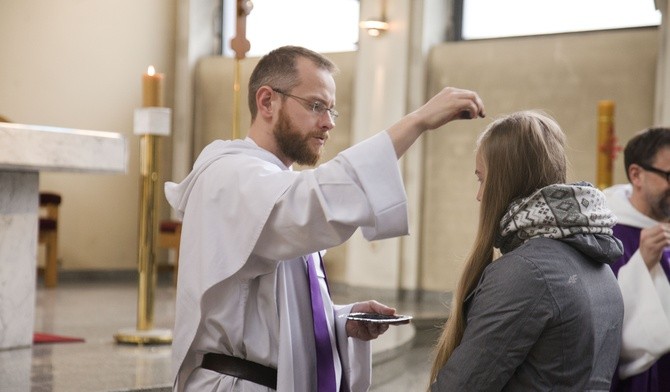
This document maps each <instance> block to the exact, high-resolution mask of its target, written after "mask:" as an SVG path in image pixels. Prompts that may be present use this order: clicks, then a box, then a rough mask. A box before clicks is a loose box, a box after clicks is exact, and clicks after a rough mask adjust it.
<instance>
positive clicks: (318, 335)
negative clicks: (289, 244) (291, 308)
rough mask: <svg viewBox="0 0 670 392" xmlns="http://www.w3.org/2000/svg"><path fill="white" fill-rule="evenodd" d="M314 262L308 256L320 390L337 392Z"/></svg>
mask: <svg viewBox="0 0 670 392" xmlns="http://www.w3.org/2000/svg"><path fill="white" fill-rule="evenodd" d="M314 263H315V261H314V258H313V257H312V255H309V257H308V258H307V271H308V275H309V291H310V296H311V299H312V318H313V319H314V341H315V343H316V369H317V383H318V390H319V392H337V382H336V381H335V364H334V363H333V347H332V346H331V344H330V333H329V332H328V322H327V321H326V314H325V311H324V307H323V298H322V297H321V289H320V287H319V277H318V276H317V274H316V266H315V265H314ZM324 273H325V271H324Z"/></svg>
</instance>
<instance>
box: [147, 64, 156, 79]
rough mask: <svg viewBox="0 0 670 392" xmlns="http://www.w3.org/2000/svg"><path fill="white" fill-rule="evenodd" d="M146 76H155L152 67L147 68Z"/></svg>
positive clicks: (154, 70)
mask: <svg viewBox="0 0 670 392" xmlns="http://www.w3.org/2000/svg"><path fill="white" fill-rule="evenodd" d="M147 74H148V75H149V76H154V75H155V74H156V69H155V68H154V66H153V65H150V66H149V68H147Z"/></svg>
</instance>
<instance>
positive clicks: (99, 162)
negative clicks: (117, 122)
mask: <svg viewBox="0 0 670 392" xmlns="http://www.w3.org/2000/svg"><path fill="white" fill-rule="evenodd" d="M127 167H128V150H127V142H126V138H125V137H124V136H123V135H121V134H119V133H116V132H101V131H89V130H80V129H65V128H56V127H48V126H41V125H25V124H13V123H2V122H0V170H29V171H30V170H32V171H74V172H126V171H127Z"/></svg>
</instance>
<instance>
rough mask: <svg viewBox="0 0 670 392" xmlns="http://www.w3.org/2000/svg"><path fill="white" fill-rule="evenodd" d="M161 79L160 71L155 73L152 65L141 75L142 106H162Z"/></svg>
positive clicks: (162, 76) (162, 77)
mask: <svg viewBox="0 0 670 392" xmlns="http://www.w3.org/2000/svg"><path fill="white" fill-rule="evenodd" d="M163 79H164V75H163V74H162V73H156V69H155V68H154V66H153V65H150V66H149V68H148V69H147V73H145V74H144V75H142V107H145V108H147V107H163V106H164V102H163Z"/></svg>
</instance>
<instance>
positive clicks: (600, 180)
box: [596, 100, 616, 189]
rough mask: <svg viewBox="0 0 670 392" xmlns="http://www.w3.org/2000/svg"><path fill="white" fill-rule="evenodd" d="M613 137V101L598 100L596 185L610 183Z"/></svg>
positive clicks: (614, 143)
mask: <svg viewBox="0 0 670 392" xmlns="http://www.w3.org/2000/svg"><path fill="white" fill-rule="evenodd" d="M615 145H616V140H615V138H614V101H609V100H604V101H600V102H598V151H597V152H598V167H597V172H596V185H597V186H598V188H600V189H605V188H607V187H609V186H611V185H612V161H613V160H614V155H615V154H616V147H615Z"/></svg>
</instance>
